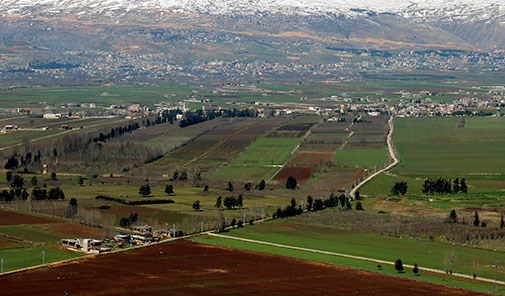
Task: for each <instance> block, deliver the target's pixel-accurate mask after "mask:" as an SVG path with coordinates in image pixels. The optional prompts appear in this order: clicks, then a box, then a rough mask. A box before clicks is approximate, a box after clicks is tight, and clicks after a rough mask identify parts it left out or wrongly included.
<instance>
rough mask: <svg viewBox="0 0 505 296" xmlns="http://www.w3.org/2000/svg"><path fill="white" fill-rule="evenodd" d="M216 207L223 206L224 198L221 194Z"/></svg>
mask: <svg viewBox="0 0 505 296" xmlns="http://www.w3.org/2000/svg"><path fill="white" fill-rule="evenodd" d="M215 207H216V208H218V209H220V208H222V207H223V198H222V197H221V196H218V197H217V199H216V205H215Z"/></svg>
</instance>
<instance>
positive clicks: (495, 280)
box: [493, 249, 498, 294]
mask: <svg viewBox="0 0 505 296" xmlns="http://www.w3.org/2000/svg"><path fill="white" fill-rule="evenodd" d="M494 251H495V252H496V249H495V250H494ZM497 260H498V258H497V257H496V253H495V254H494V285H493V286H494V294H497V293H498V285H497V275H496V270H497V269H498V262H497Z"/></svg>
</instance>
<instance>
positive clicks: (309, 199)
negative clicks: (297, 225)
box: [307, 195, 314, 211]
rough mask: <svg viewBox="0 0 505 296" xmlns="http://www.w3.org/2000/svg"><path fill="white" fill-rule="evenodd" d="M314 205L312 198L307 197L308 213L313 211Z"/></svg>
mask: <svg viewBox="0 0 505 296" xmlns="http://www.w3.org/2000/svg"><path fill="white" fill-rule="evenodd" d="M313 203H314V199H313V198H312V196H310V195H309V196H307V211H311V210H312V204H313Z"/></svg>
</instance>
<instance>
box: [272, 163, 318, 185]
mask: <svg viewBox="0 0 505 296" xmlns="http://www.w3.org/2000/svg"><path fill="white" fill-rule="evenodd" d="M315 171H317V169H315V168H310V167H303V166H286V167H284V168H282V170H281V171H280V172H279V173H278V174H277V175H275V178H274V181H278V182H280V183H281V184H283V183H285V182H286V180H287V179H288V177H289V176H291V177H294V178H295V179H296V181H297V182H298V183H303V182H305V181H307V180H308V179H310V177H311V176H312V174H314V172H315Z"/></svg>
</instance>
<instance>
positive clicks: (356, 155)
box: [333, 147, 390, 169]
mask: <svg viewBox="0 0 505 296" xmlns="http://www.w3.org/2000/svg"><path fill="white" fill-rule="evenodd" d="M389 161H390V159H389V155H388V151H387V149H386V148H385V147H381V148H374V149H349V150H347V149H346V150H340V151H337V153H335V156H334V157H333V163H334V164H335V165H337V166H341V167H351V168H352V167H355V168H364V169H374V168H382V167H385V166H386V165H387V164H389Z"/></svg>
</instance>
